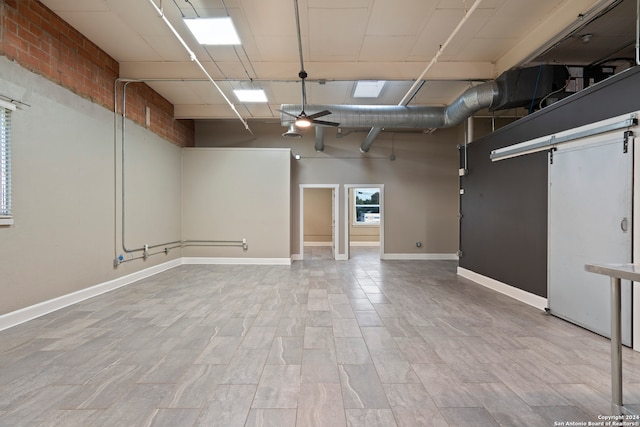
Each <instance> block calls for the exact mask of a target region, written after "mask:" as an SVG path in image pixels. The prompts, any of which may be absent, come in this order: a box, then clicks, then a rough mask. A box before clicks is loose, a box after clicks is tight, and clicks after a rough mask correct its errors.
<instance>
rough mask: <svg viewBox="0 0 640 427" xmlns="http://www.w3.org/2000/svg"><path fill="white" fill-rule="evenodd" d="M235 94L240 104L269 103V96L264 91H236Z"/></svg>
mask: <svg viewBox="0 0 640 427" xmlns="http://www.w3.org/2000/svg"><path fill="white" fill-rule="evenodd" d="M233 93H235V94H236V98H238V101H240V102H267V95H266V94H265V93H264V90H262V89H234V90H233Z"/></svg>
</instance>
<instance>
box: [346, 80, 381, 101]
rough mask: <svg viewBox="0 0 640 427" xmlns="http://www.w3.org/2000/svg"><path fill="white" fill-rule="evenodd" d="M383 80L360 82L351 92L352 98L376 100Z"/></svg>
mask: <svg viewBox="0 0 640 427" xmlns="http://www.w3.org/2000/svg"><path fill="white" fill-rule="evenodd" d="M385 83H387V82H386V81H385V80H360V81H358V82H357V83H356V88H355V90H354V91H353V97H354V98H377V97H379V96H380V92H382V88H384V85H385Z"/></svg>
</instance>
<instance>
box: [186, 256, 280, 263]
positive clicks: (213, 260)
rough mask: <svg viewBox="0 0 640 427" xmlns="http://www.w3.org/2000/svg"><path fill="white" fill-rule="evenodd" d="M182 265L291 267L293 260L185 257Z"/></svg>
mask: <svg viewBox="0 0 640 427" xmlns="http://www.w3.org/2000/svg"><path fill="white" fill-rule="evenodd" d="M182 264H204V265H239V264H247V265H291V258H215V257H211V258H205V257H185V258H182Z"/></svg>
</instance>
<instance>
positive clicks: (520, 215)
mask: <svg viewBox="0 0 640 427" xmlns="http://www.w3.org/2000/svg"><path fill="white" fill-rule="evenodd" d="M636 110H640V69H638V67H636V68H634V69H630V70H627V71H625V72H623V73H620V74H618V75H617V76H614V77H612V78H610V79H609V80H606V81H604V82H602V83H600V84H598V85H596V86H592V87H590V88H588V89H586V90H584V91H582V92H581V93H578V94H575V95H573V96H571V97H569V98H566V99H564V100H563V101H561V102H558V103H556V104H554V105H551V106H549V107H546V108H545V109H543V110H540V111H538V112H536V113H534V114H531V115H529V116H527V117H525V118H522V119H520V120H518V121H516V122H514V123H512V124H510V125H507V126H505V127H504V128H501V129H499V130H497V131H496V132H494V133H492V134H490V135H487V136H485V137H483V138H480V139H478V140H476V141H474V142H473V143H471V144H469V146H468V149H467V150H468V151H467V156H468V170H469V173H468V175H467V176H464V177H462V178H461V188H463V189H464V191H465V194H464V195H462V196H460V210H461V213H462V215H463V218H462V220H461V223H460V249H461V250H462V252H463V255H462V257H461V258H460V267H463V268H465V269H468V270H471V271H474V272H476V273H479V274H482V275H484V276H487V277H491V278H493V279H496V280H499V281H501V282H504V283H507V284H510V285H512V286H515V287H517V288H519V289H522V290H525V291H527V292H531V293H533V294H535V295H539V296H542V297H545V298H546V296H547V153H545V152H541V153H535V154H529V155H526V156H522V157H518V158H513V159H508V160H503V161H500V162H495V163H492V162H491V161H490V160H489V154H490V152H491V150H494V149H497V148H502V147H506V146H508V145H512V144H517V143H520V142H523V141H528V140H530V139H533V138H537V137H540V136H544V135H549V134H553V133H556V132H560V131H563V130H567V129H571V128H574V127H577V126H582V125H585V124H589V123H592V122H595V121H598V120H603V119H606V118H609V117H614V116H617V115H620V114H624V113H627V112H631V111H636ZM460 157H461V159H463V157H464V156H463V155H462V152H461V156H460ZM461 162H462V160H461Z"/></svg>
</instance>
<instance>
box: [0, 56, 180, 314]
mask: <svg viewBox="0 0 640 427" xmlns="http://www.w3.org/2000/svg"><path fill="white" fill-rule="evenodd" d="M0 94H2V95H4V96H8V97H10V98H13V99H17V100H20V101H22V102H24V103H26V104H28V106H23V107H21V108H20V109H18V110H17V111H16V112H14V113H13V116H12V152H13V168H12V172H13V186H12V189H13V208H14V212H13V213H14V219H15V224H14V225H13V226H7V227H0V295H2V298H0V314H3V313H7V312H11V311H14V310H17V309H20V308H23V307H26V306H29V305H33V304H36V303H39V302H42V301H46V300H49V299H52V298H55V297H58V296H61V295H64V294H68V293H71V292H74V291H77V290H80V289H83V288H87V287H89V286H92V285H96V284H99V283H102V282H105V281H108V280H111V279H114V278H117V277H120V276H123V275H125V274H129V273H132V272H135V271H139V270H142V269H144V268H147V267H150V266H152V265H155V264H158V263H162V262H166V261H168V260H170V259H174V258H176V257H180V256H181V251H180V250H174V251H172V252H170V254H169V255H164V254H163V255H159V256H155V257H151V258H148V259H147V260H146V261H134V262H131V263H125V264H122V265H120V266H119V267H118V268H117V269H116V268H114V267H113V259H114V257H115V256H116V254H120V253H122V250H121V246H120V237H119V233H120V218H119V211H118V212H117V215H116V212H115V211H114V208H115V204H116V203H117V206H118V207H119V206H120V203H119V197H120V192H119V182H120V181H119V175H118V178H117V180H118V187H116V186H115V182H114V180H115V179H116V177H115V176H114V119H113V113H112V112H111V111H108V110H106V109H104V108H102V107H100V106H97V105H96V104H93V103H92V102H90V101H88V100H86V99H84V98H81V97H79V96H77V95H75V94H73V93H72V92H70V91H68V90H66V89H63V88H61V87H60V86H57V85H55V84H53V83H51V82H50V81H48V80H46V79H44V78H42V77H40V76H38V75H35V74H33V73H30V72H27V71H26V70H24V69H23V68H21V67H19V66H18V65H16V64H15V63H13V62H10V61H8V60H6V58H4V57H0ZM118 132H119V130H118ZM127 145H128V147H129V151H128V154H127V157H128V160H127V169H126V171H127V175H126V176H127V192H126V193H127V199H126V200H127V216H126V220H127V228H128V230H129V232H130V233H128V235H127V244H128V245H130V246H134V245H144V244H145V243H146V244H154V243H161V242H163V241H165V240H175V239H179V238H180V210H181V208H180V191H181V190H180V182H181V150H180V148H179V147H177V146H175V145H173V144H170V143H168V142H166V141H164V140H162V139H160V138H159V137H157V136H156V135H155V134H153V133H151V132H149V131H147V130H145V129H144V128H141V127H139V126H137V125H133V124H130V123H129V124H128V125H127ZM119 154H120V152H119V151H118V153H117V155H118V156H119ZM119 170H120V169H119V168H118V171H119ZM118 173H119V172H118ZM116 231H117V233H116ZM114 239H115V240H114Z"/></svg>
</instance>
